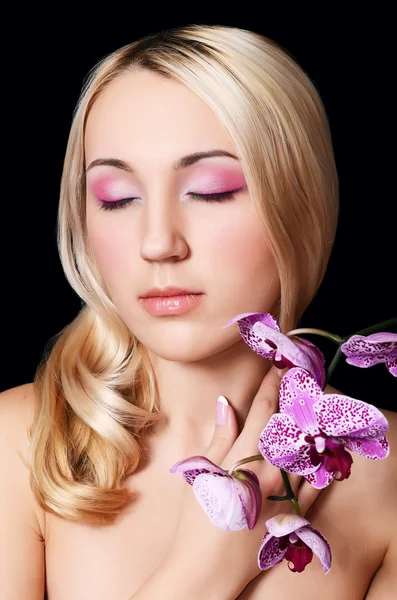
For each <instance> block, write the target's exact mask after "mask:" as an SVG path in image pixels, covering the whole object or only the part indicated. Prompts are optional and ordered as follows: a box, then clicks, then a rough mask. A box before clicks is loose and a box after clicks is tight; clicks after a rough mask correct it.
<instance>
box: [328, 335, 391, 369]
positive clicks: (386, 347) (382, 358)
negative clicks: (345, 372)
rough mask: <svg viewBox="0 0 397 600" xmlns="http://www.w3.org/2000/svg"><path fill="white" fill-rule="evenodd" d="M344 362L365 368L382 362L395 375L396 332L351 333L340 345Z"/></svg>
mask: <svg viewBox="0 0 397 600" xmlns="http://www.w3.org/2000/svg"><path fill="white" fill-rule="evenodd" d="M340 349H341V351H342V352H343V354H345V355H346V356H347V359H346V362H347V363H348V364H349V365H354V366H355V367H361V368H363V369H366V368H368V367H372V366H373V365H377V364H379V363H382V362H384V363H385V365H386V367H387V369H388V370H389V371H390V373H391V374H392V375H394V377H397V333H389V332H387V331H385V332H379V333H372V334H371V335H352V336H351V337H350V338H349V339H348V340H347V341H346V342H344V343H343V344H342V345H341V347H340Z"/></svg>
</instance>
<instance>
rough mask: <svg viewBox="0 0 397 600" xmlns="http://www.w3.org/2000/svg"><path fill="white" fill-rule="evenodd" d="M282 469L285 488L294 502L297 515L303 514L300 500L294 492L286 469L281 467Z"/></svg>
mask: <svg viewBox="0 0 397 600" xmlns="http://www.w3.org/2000/svg"><path fill="white" fill-rule="evenodd" d="M280 471H281V476H282V478H283V481H284V485H285V490H286V492H287V494H288V497H289V500H291V502H292V504H293V505H294V509H295V512H296V514H297V515H299V516H301V514H302V513H301V509H300V506H299V502H298V498H297V497H296V496H295V494H294V492H293V491H292V487H291V484H290V482H289V479H288V475H287V473H286V472H285V471H283V470H282V469H280Z"/></svg>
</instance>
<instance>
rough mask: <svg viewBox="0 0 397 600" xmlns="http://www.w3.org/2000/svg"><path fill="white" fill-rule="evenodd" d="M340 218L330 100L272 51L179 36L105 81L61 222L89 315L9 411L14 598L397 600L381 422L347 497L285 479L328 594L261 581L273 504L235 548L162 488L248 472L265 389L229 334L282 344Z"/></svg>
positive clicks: (133, 50)
mask: <svg viewBox="0 0 397 600" xmlns="http://www.w3.org/2000/svg"><path fill="white" fill-rule="evenodd" d="M337 216H338V178H337V172H336V168H335V162H334V155H333V149H332V143H331V135H330V131H329V126H328V121H327V116H326V114H325V111H324V107H323V104H322V102H321V100H320V98H319V95H318V93H317V91H316V89H315V87H314V85H313V83H312V82H311V80H310V78H309V77H308V76H307V75H306V74H305V73H304V72H303V70H302V69H301V68H300V67H299V66H298V64H297V63H296V62H295V61H294V59H293V58H292V57H291V56H290V55H289V54H288V53H287V52H286V51H285V50H284V49H282V48H280V47H279V46H278V45H277V44H276V43H274V42H273V41H272V40H270V39H268V38H266V37H264V36H261V35H258V34H256V33H253V32H250V31H247V30H243V29H238V28H232V27H226V26H225V27H222V26H199V25H191V26H185V27H180V28H175V29H173V30H168V31H166V32H160V33H159V34H157V35H152V36H147V37H145V38H144V39H141V40H138V41H135V42H133V43H131V44H129V45H127V46H125V47H123V48H121V49H119V50H117V51H115V52H113V53H112V54H111V55H109V56H107V57H105V58H104V59H103V60H102V61H101V62H100V63H99V64H97V65H96V66H95V68H94V69H93V70H92V72H90V74H89V77H88V78H87V81H86V83H85V85H84V89H83V91H82V94H81V97H80V100H79V102H78V105H77V107H76V110H75V113H74V118H73V123H72V127H71V131H70V136H69V141H68V146H67V150H66V157H65V162H64V169H63V175H62V182H61V194H60V205H59V229H58V231H59V251H60V256H61V260H62V264H63V268H64V271H65V275H66V277H67V279H68V281H69V282H70V284H71V286H72V287H73V289H74V290H75V291H76V292H77V293H78V294H79V296H80V297H81V299H82V303H83V306H82V309H81V311H80V313H79V314H78V315H77V317H76V318H75V319H74V321H73V322H72V323H70V325H68V326H67V327H65V329H64V330H63V331H61V332H60V333H59V335H57V336H56V339H54V340H52V342H53V343H52V344H51V347H49V348H48V351H47V352H46V354H45V356H44V357H43V360H42V363H41V364H40V365H39V368H38V370H37V375H36V377H35V381H34V382H33V383H31V384H26V385H22V386H18V387H15V388H12V389H9V390H7V391H5V392H3V393H2V394H1V395H0V417H1V421H0V434H1V435H0V475H1V481H2V482H3V486H2V492H1V494H0V526H1V532H4V533H5V534H4V536H3V537H2V542H3V540H5V542H6V543H2V545H1V546H0V552H1V556H0V590H1V593H0V595H1V597H2V598H4V600H41V599H42V598H43V594H46V597H48V599H49V600H83V599H84V600H128V599H129V598H134V599H136V600H145V599H157V598H158V599H161V600H167V599H170V600H171V599H172V600H178V599H179V600H182V599H183V600H185V599H186V600H187V599H188V600H199V599H200V600H201V599H202V598H203V599H204V598H206V599H207V598H208V599H209V598H211V599H214V600H215V599H216V600H222V599H234V598H240V599H244V600H246V599H250V600H255V599H262V598H271V599H272V600H277V599H284V598H289V597H295V598H305V599H307V600H309V599H311V598H313V599H314V598H317V597H318V595H319V594H321V597H322V599H323V600H328V599H329V600H331V599H332V600H334V599H335V598H338V599H339V600H362V599H363V598H364V597H365V598H366V599H368V600H380V599H387V598H391V597H392V592H391V590H392V589H393V586H394V589H395V588H396V583H397V582H396V576H395V571H394V573H393V569H392V564H393V561H394V564H395V561H396V559H397V545H396V536H395V525H396V486H397V483H396V456H395V453H394V440H395V439H396V433H395V432H396V421H395V415H394V414H393V413H390V412H387V411H385V412H386V414H387V417H388V419H389V423H390V430H389V434H388V439H389V442H390V445H391V454H390V455H389V457H388V458H387V459H386V460H383V461H370V460H367V459H365V458H362V457H360V456H358V455H355V457H354V469H352V474H351V477H350V478H349V481H348V482H344V483H337V482H335V483H332V484H331V485H330V486H329V487H328V488H326V489H325V490H323V491H321V493H318V491H317V490H314V488H312V487H311V486H309V484H307V482H305V481H304V480H303V479H302V480H300V479H299V478H298V477H297V476H294V477H291V483H292V485H293V488H294V490H295V491H296V493H297V495H298V498H299V500H300V503H301V505H302V509H303V514H304V515H306V517H307V518H308V519H309V520H310V522H311V523H312V524H313V526H314V527H317V528H318V529H319V530H320V531H322V532H323V533H324V535H326V537H327V539H328V541H329V542H330V545H331V548H332V553H333V564H332V568H331V570H330V572H329V573H328V574H327V575H324V573H323V570H322V568H321V564H320V562H319V561H318V560H317V559H316V558H315V559H313V561H312V563H311V564H310V565H309V567H308V568H307V569H306V570H305V571H304V572H303V573H300V574H296V573H291V572H290V571H289V570H288V568H287V565H286V564H285V563H280V564H279V565H278V566H275V567H273V568H271V569H269V570H266V571H260V569H259V568H258V565H257V552H258V548H259V545H260V542H261V539H262V537H263V535H264V522H265V520H266V519H268V518H269V517H272V516H274V515H276V514H278V513H280V512H285V511H286V510H289V508H288V507H285V504H286V503H281V502H270V501H268V500H264V501H263V506H262V511H261V517H260V523H259V524H258V526H256V527H255V528H254V529H252V530H248V529H244V530H241V531H238V532H225V531H222V530H220V529H218V528H216V527H214V525H213V524H212V523H210V522H209V520H208V518H207V516H206V515H205V514H204V512H203V511H202V509H201V507H200V506H199V505H198V503H197V502H196V500H195V498H194V496H193V492H192V488H191V486H188V485H187V484H186V483H185V482H184V481H183V479H182V477H180V476H176V475H173V474H170V472H169V469H170V467H171V466H172V465H173V464H174V463H176V462H177V461H178V460H181V459H182V458H185V457H188V456H192V455H202V456H205V457H207V458H209V459H210V460H212V461H213V462H215V463H216V464H218V465H221V466H223V467H225V468H228V467H230V465H231V464H233V462H235V461H237V460H239V459H240V458H242V457H245V456H249V455H252V454H256V453H257V442H258V435H259V433H260V431H261V429H262V428H263V427H264V426H265V425H266V423H267V421H268V420H269V418H270V416H271V415H272V414H273V413H274V412H276V411H277V397H278V386H279V375H278V373H277V370H276V369H275V368H270V367H271V363H270V361H268V360H266V359H264V358H263V357H261V356H258V355H257V354H256V353H254V352H252V350H251V349H250V348H249V347H248V346H247V345H246V344H245V343H244V341H243V340H242V338H241V336H240V334H239V331H238V327H237V325H233V326H231V327H227V328H223V325H224V324H225V323H226V322H227V321H228V320H230V319H231V318H232V317H234V316H235V315H237V314H241V313H244V312H249V311H252V312H253V311H258V312H269V313H271V314H272V315H273V316H274V317H275V318H276V319H277V320H278V322H279V324H280V327H281V331H282V332H284V333H286V332H288V331H290V330H292V329H293V328H294V327H296V325H297V322H298V320H299V319H300V317H301V316H302V314H303V312H304V311H305V309H306V308H307V306H308V305H309V303H310V301H311V300H312V298H313V297H314V295H315V293H316V291H317V290H318V288H319V286H320V283H321V281H322V279H323V277H324V274H325V271H326V267H327V262H328V259H329V256H330V252H331V249H332V244H333V241H334V236H335V230H336V225H337ZM158 296H168V299H166V300H164V298H163V299H159V298H158ZM154 298H157V299H154ZM332 389H333V388H331V387H330V386H327V387H326V389H325V391H326V392H330V391H331V390H332ZM219 396H223V397H224V398H226V399H227V401H228V403H227V402H225V401H223V403H222V402H220V403H219V406H220V408H218V409H217V408H216V404H217V398H218V397H219ZM249 468H250V469H251V470H252V471H254V472H255V473H256V474H257V476H258V478H259V481H260V484H261V488H262V492H263V497H264V498H266V496H267V495H269V494H278V493H281V492H282V490H283V488H282V485H281V478H280V472H279V470H278V469H276V468H275V467H273V466H271V465H270V464H268V463H267V462H266V461H261V462H253V463H251V464H250V465H249Z"/></svg>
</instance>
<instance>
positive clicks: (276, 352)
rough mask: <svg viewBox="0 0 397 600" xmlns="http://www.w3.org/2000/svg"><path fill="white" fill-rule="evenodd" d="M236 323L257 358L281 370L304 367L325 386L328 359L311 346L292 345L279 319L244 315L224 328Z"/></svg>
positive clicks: (301, 342)
mask: <svg viewBox="0 0 397 600" xmlns="http://www.w3.org/2000/svg"><path fill="white" fill-rule="evenodd" d="M232 323H237V324H238V327H239V331H240V334H241V336H242V338H243V340H244V341H245V343H246V344H247V345H248V346H249V347H250V348H251V349H252V350H253V351H254V352H256V353H257V354H259V355H260V356H263V357H264V358H267V359H269V360H271V361H273V363H274V364H275V366H276V367H278V369H284V368H286V367H294V366H298V367H302V368H303V369H306V370H307V371H309V372H310V373H312V375H313V377H315V378H316V380H318V381H319V384H320V385H321V386H322V387H323V386H324V384H325V370H324V363H325V358H324V355H323V354H322V352H321V351H320V350H319V349H318V348H316V346H314V344H312V343H311V342H308V341H307V340H303V341H302V339H301V338H299V339H298V340H297V341H295V340H294V341H293V340H292V339H291V338H289V337H288V336H286V335H284V334H283V333H281V331H280V327H279V325H278V323H277V321H276V319H275V318H274V317H273V316H272V315H271V314H269V313H261V312H252V313H242V314H239V315H237V316H236V317H234V318H233V319H231V320H230V321H228V322H227V323H226V324H225V325H224V326H223V327H228V326H229V325H231V324H232Z"/></svg>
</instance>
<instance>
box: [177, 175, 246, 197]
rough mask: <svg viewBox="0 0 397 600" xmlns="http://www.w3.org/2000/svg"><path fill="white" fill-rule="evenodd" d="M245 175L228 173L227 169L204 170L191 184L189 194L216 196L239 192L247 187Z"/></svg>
mask: <svg viewBox="0 0 397 600" xmlns="http://www.w3.org/2000/svg"><path fill="white" fill-rule="evenodd" d="M245 184H246V182H245V177H244V173H242V172H241V171H232V170H231V171H226V170H225V169H219V170H215V169H211V170H209V169H202V172H200V171H199V172H198V173H197V176H196V177H195V178H194V180H193V179H192V181H191V183H190V182H189V190H188V191H189V192H197V193H201V194H215V193H220V192H226V191H233V190H237V189H239V188H241V187H243V186H245Z"/></svg>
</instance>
